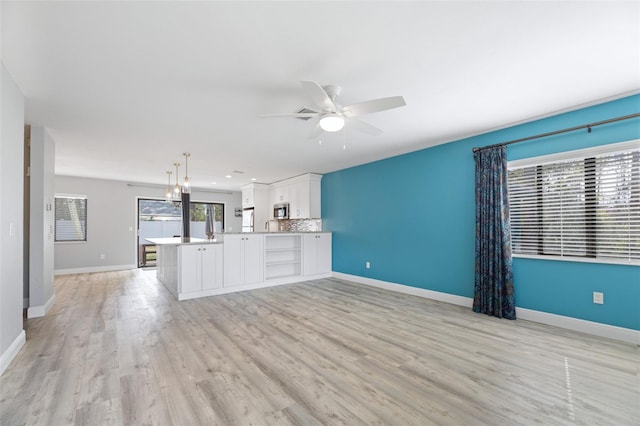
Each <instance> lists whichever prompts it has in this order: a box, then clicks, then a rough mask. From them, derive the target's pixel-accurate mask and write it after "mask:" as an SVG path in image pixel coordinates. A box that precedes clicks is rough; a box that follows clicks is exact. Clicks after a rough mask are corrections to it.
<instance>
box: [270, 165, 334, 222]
mask: <svg viewBox="0 0 640 426" xmlns="http://www.w3.org/2000/svg"><path fill="white" fill-rule="evenodd" d="M321 180H322V175H318V174H315V173H307V174H304V175H301V176H296V177H294V178H291V179H287V180H283V181H280V182H276V183H274V184H272V185H271V187H270V188H269V203H270V204H271V205H273V204H276V203H289V218H290V219H314V218H315V219H317V218H320V216H321V212H320V210H321V205H320V190H321V189H320V187H321V185H320V181H321ZM271 217H272V218H273V214H272V216H271Z"/></svg>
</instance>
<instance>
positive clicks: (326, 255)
mask: <svg viewBox="0 0 640 426" xmlns="http://www.w3.org/2000/svg"><path fill="white" fill-rule="evenodd" d="M316 250H317V255H316V259H317V269H316V272H317V273H318V274H326V273H329V272H331V234H318V238H317V239H316Z"/></svg>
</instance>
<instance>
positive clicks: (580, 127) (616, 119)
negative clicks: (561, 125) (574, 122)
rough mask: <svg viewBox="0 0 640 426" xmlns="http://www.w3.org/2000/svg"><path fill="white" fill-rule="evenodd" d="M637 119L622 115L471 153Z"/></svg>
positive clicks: (515, 140) (633, 115)
mask: <svg viewBox="0 0 640 426" xmlns="http://www.w3.org/2000/svg"><path fill="white" fill-rule="evenodd" d="M637 117H640V113H635V114H629V115H624V116H622V117H616V118H610V119H608V120H602V121H597V122H595V123H589V124H583V125H581V126H575V127H569V128H566V129H562V130H554V131H553V132H547V133H541V134H539V135H535V136H527V137H526V138H520V139H514V140H512V141H508V142H501V143H496V144H493V145H487V146H483V147H481V148H473V152H476V151H481V150H483V149H489V148H494V147H497V146H507V145H511V144H514V143H518V142H525V141H530V140H532V139H540V138H546V137H547V136H553V135H559V134H561V133H567V132H573V131H576V130H581V129H589V133H591V128H592V127H596V126H601V125H603V124H609V123H615V122H616V121H623V120H629V119H631V118H637Z"/></svg>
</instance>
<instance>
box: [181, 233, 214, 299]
mask: <svg viewBox="0 0 640 426" xmlns="http://www.w3.org/2000/svg"><path fill="white" fill-rule="evenodd" d="M222 258H223V249H222V244H185V245H181V246H179V248H178V267H179V271H178V293H190V292H198V291H204V290H212V289H216V288H220V287H222V267H223V263H222Z"/></svg>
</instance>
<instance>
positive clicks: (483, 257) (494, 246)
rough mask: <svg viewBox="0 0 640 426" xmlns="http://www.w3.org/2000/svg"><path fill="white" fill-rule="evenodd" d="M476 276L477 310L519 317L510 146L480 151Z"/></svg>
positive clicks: (477, 167)
mask: <svg viewBox="0 0 640 426" xmlns="http://www.w3.org/2000/svg"><path fill="white" fill-rule="evenodd" d="M473 157H474V159H475V161H476V276H475V289H474V295H473V310H474V311H475V312H481V313H484V314H487V315H493V316H496V317H499V318H507V319H516V302H515V296H514V292H513V267H512V262H511V229H510V228H511V227H510V223H509V196H508V193H507V148H506V147H505V146H498V147H494V148H486V149H481V150H478V151H476V152H475V153H474V154H473Z"/></svg>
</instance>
